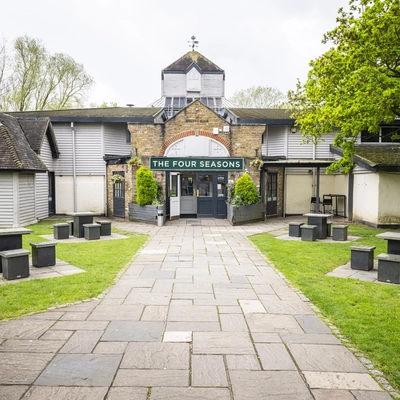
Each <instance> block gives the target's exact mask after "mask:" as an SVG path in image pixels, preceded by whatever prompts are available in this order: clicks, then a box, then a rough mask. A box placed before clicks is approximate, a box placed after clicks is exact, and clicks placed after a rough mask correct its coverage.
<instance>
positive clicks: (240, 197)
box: [232, 174, 261, 205]
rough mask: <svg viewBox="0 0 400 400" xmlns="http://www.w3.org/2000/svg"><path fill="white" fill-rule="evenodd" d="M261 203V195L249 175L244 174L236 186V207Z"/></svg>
mask: <svg viewBox="0 0 400 400" xmlns="http://www.w3.org/2000/svg"><path fill="white" fill-rule="evenodd" d="M260 201H261V196H260V193H259V192H258V190H257V187H256V185H255V183H254V182H253V180H252V179H251V177H250V175H249V174H243V175H242V176H241V177H240V178H239V179H238V180H237V181H236V184H235V195H234V197H233V199H232V204H234V205H250V204H257V203H259V202H260Z"/></svg>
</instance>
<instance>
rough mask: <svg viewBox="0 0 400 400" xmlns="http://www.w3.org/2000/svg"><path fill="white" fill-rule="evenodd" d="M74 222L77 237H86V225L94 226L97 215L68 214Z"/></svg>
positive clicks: (88, 213) (83, 213)
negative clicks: (94, 218)
mask: <svg viewBox="0 0 400 400" xmlns="http://www.w3.org/2000/svg"><path fill="white" fill-rule="evenodd" d="M67 215H70V216H71V217H72V218H73V221H74V232H73V235H74V236H75V237H78V238H81V237H84V236H85V228H84V226H83V225H84V224H93V217H94V216H95V215H97V214H95V213H92V212H76V213H68V214H67Z"/></svg>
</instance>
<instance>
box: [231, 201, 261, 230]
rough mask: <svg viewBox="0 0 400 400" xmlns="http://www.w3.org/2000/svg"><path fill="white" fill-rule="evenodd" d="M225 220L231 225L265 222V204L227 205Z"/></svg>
mask: <svg viewBox="0 0 400 400" xmlns="http://www.w3.org/2000/svg"><path fill="white" fill-rule="evenodd" d="M227 218H228V221H229V222H230V223H231V225H240V224H246V223H249V222H257V221H264V220H265V204H264V203H258V204H251V205H249V206H234V205H232V204H229V203H227Z"/></svg>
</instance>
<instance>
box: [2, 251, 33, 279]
mask: <svg viewBox="0 0 400 400" xmlns="http://www.w3.org/2000/svg"><path fill="white" fill-rule="evenodd" d="M0 257H1V261H2V265H3V277H4V279H7V280H12V279H18V278H27V277H28V276H29V251H28V250H24V249H14V250H5V251H2V252H0Z"/></svg>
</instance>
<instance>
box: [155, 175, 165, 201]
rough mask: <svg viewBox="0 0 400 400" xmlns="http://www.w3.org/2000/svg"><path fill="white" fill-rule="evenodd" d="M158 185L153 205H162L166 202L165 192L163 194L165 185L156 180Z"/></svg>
mask: <svg viewBox="0 0 400 400" xmlns="http://www.w3.org/2000/svg"><path fill="white" fill-rule="evenodd" d="M156 185H157V195H156V198H155V199H153V203H152V204H153V206H160V205H162V204H164V203H165V200H164V194H163V186H162V183H161V182H160V181H157V180H156Z"/></svg>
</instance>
